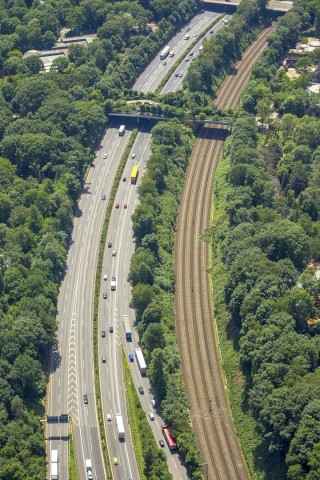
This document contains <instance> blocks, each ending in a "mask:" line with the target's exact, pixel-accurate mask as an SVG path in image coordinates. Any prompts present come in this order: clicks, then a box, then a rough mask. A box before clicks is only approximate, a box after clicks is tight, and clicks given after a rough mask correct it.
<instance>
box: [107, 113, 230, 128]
mask: <svg viewBox="0 0 320 480" xmlns="http://www.w3.org/2000/svg"><path fill="white" fill-rule="evenodd" d="M108 116H109V117H110V118H119V119H120V118H121V119H123V122H124V121H125V119H126V118H128V119H130V120H131V119H136V121H137V124H139V123H141V122H142V121H145V120H147V121H149V122H166V121H169V120H172V118H173V117H165V116H162V115H153V114H151V115H147V114H146V115H142V114H138V113H122V112H112V113H109V115H108ZM178 120H180V121H181V122H189V123H193V124H195V125H204V124H210V125H216V126H217V127H219V126H220V127H221V126H222V127H225V128H226V129H227V130H230V131H231V127H232V125H233V122H232V121H231V120H219V119H213V118H203V119H199V118H194V117H191V116H190V117H179V118H178Z"/></svg>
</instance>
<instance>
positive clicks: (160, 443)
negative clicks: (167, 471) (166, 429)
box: [159, 440, 164, 448]
mask: <svg viewBox="0 0 320 480" xmlns="http://www.w3.org/2000/svg"><path fill="white" fill-rule="evenodd" d="M159 445H160V447H161V448H163V447H164V441H163V440H159Z"/></svg>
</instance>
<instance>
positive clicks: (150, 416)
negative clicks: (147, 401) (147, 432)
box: [149, 412, 154, 420]
mask: <svg viewBox="0 0 320 480" xmlns="http://www.w3.org/2000/svg"><path fill="white" fill-rule="evenodd" d="M149 418H150V420H154V415H153V413H152V412H149Z"/></svg>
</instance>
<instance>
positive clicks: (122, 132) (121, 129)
mask: <svg viewBox="0 0 320 480" xmlns="http://www.w3.org/2000/svg"><path fill="white" fill-rule="evenodd" d="M125 131H126V126H125V125H120V128H119V136H120V137H122V136H123V135H124V132H125Z"/></svg>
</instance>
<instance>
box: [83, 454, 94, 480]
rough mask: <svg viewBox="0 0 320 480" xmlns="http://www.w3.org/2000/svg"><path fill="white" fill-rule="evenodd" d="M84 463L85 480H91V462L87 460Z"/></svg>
mask: <svg viewBox="0 0 320 480" xmlns="http://www.w3.org/2000/svg"><path fill="white" fill-rule="evenodd" d="M85 463H86V473H87V479H88V480H93V475H92V463H91V460H90V459H89V458H88V459H87V460H86V462H85Z"/></svg>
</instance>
